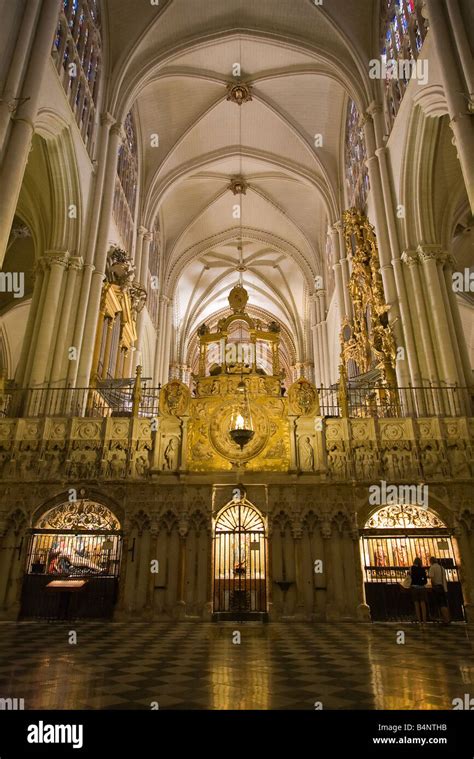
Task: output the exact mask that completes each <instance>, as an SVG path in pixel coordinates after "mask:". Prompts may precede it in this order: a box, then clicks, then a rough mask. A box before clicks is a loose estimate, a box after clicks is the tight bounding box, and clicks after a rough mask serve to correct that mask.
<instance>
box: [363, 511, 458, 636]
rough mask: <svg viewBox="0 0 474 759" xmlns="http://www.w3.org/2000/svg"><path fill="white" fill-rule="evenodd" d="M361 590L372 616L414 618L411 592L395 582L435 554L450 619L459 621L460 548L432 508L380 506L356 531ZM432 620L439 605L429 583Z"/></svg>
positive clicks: (428, 561)
mask: <svg viewBox="0 0 474 759" xmlns="http://www.w3.org/2000/svg"><path fill="white" fill-rule="evenodd" d="M361 553H362V565H363V571H364V590H365V598H366V602H367V604H368V605H369V606H370V613H371V617H372V620H373V621H375V622H377V621H380V622H382V621H387V620H393V621H408V620H410V619H412V618H413V617H414V607H413V602H412V599H411V594H410V593H408V592H407V591H406V590H403V589H402V587H401V585H400V581H401V580H403V578H404V577H406V574H407V572H408V570H409V569H410V567H411V566H412V564H413V560H414V559H415V557H419V558H420V559H421V561H422V564H423V566H424V567H425V569H426V570H428V569H429V566H430V557H431V556H434V557H435V558H437V559H438V561H439V563H440V564H441V565H442V566H443V567H444V570H445V572H446V579H447V583H448V602H449V607H450V611H451V617H452V618H453V619H454V620H458V621H461V620H463V619H464V609H463V596H462V589H461V583H460V580H459V573H458V566H459V563H460V559H459V552H458V548H457V544H456V540H455V538H454V537H453V531H452V530H451V529H449V528H448V527H447V526H446V524H445V523H444V522H443V521H442V520H441V519H440V518H439V516H438V515H437V514H436V513H435V512H434V511H432V510H431V509H427V508H424V507H422V506H417V505H415V504H391V505H387V506H383V507H382V508H379V509H378V510H377V511H376V512H375V513H374V514H372V516H371V517H370V518H369V519H368V520H367V522H366V525H365V528H364V529H363V530H361ZM427 589H428V605H429V614H430V619H431V620H433V621H434V620H436V619H437V616H438V609H437V608H436V604H435V602H434V599H433V598H432V594H431V592H430V591H431V588H430V587H428V588H427Z"/></svg>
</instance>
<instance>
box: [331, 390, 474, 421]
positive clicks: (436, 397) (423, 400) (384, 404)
mask: <svg viewBox="0 0 474 759" xmlns="http://www.w3.org/2000/svg"><path fill="white" fill-rule="evenodd" d="M346 398H347V405H346V413H344V403H343V401H341V397H340V394H339V391H338V389H337V388H335V389H333V388H324V387H321V388H320V389H319V404H320V408H321V415H322V416H326V417H341V416H348V417H351V418H354V417H355V418H357V417H375V418H390V417H415V418H416V417H427V416H437V417H443V416H471V415H472V411H473V405H474V404H473V397H472V391H470V390H469V389H468V388H465V387H458V386H456V385H452V386H449V387H448V386H445V387H435V386H433V385H424V386H423V387H412V386H407V387H398V388H387V387H381V386H377V385H365V386H360V385H358V386H357V387H350V386H349V387H348V388H347V391H346Z"/></svg>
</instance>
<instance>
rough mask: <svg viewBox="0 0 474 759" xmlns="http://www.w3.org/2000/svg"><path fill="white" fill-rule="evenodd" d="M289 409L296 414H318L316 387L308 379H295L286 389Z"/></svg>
mask: <svg viewBox="0 0 474 759" xmlns="http://www.w3.org/2000/svg"><path fill="white" fill-rule="evenodd" d="M288 399H289V402H290V411H291V413H292V414H296V415H298V416H300V415H304V416H309V415H310V414H316V415H319V413H320V412H319V397H318V393H317V390H316V388H315V387H314V385H312V384H311V383H310V382H308V380H306V379H304V378H303V377H301V378H300V379H298V380H296V382H294V383H293V384H292V386H291V387H290V389H289V391H288Z"/></svg>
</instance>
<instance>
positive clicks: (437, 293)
mask: <svg viewBox="0 0 474 759" xmlns="http://www.w3.org/2000/svg"><path fill="white" fill-rule="evenodd" d="M418 255H419V258H420V261H421V262H422V268H423V275H424V281H425V285H426V290H427V295H428V302H429V304H430V323H431V324H432V325H433V338H434V339H433V343H434V346H435V355H436V358H437V361H438V366H439V369H440V379H441V381H442V382H447V383H448V384H450V385H453V384H455V383H459V379H460V378H459V376H458V373H457V371H456V360H455V356H454V352H453V346H452V343H451V335H450V333H449V329H448V323H447V315H446V313H445V312H444V301H443V294H442V291H441V283H440V272H439V271H438V267H439V265H440V264H441V263H444V258H445V254H444V253H443V252H442V251H441V249H440V248H439V246H437V245H419V246H418ZM435 336H436V339H435Z"/></svg>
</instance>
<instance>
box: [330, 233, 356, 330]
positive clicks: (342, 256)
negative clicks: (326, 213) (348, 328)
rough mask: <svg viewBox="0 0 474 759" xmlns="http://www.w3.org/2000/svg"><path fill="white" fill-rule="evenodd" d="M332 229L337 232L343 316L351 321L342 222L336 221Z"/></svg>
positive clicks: (350, 303) (348, 276) (347, 267)
mask: <svg viewBox="0 0 474 759" xmlns="http://www.w3.org/2000/svg"><path fill="white" fill-rule="evenodd" d="M334 228H335V229H336V230H337V233H338V235H339V256H340V258H339V260H340V264H341V275H342V292H343V296H344V316H347V317H348V318H349V319H352V317H353V316H354V311H353V308H352V300H351V294H350V292H349V279H350V271H349V261H348V260H347V256H346V243H345V240H344V230H343V228H342V222H341V221H336V223H335V224H334Z"/></svg>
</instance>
